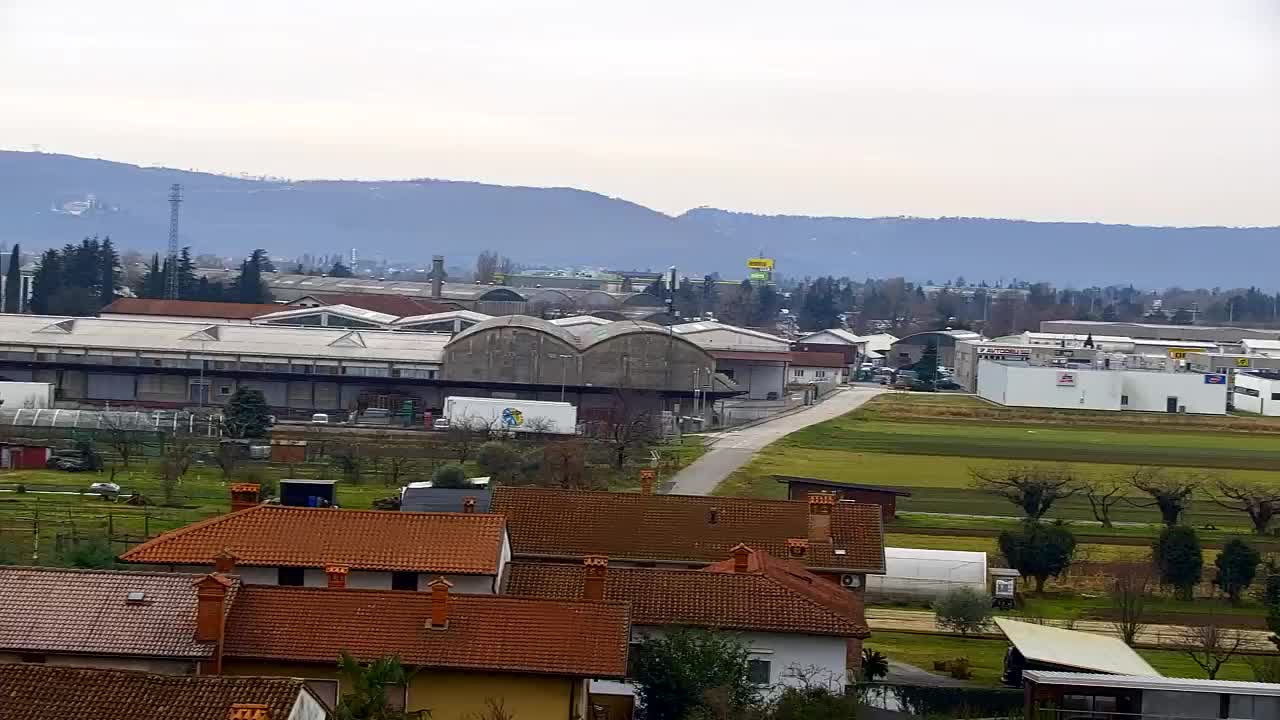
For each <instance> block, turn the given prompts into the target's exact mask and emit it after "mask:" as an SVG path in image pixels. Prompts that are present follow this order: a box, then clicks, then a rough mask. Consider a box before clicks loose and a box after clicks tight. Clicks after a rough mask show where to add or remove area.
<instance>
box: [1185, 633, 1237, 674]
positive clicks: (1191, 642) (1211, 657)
mask: <svg viewBox="0 0 1280 720" xmlns="http://www.w3.org/2000/svg"><path fill="white" fill-rule="evenodd" d="M1243 642H1244V635H1242V634H1241V633H1240V631H1239V630H1230V629H1226V628H1221V627H1218V626H1217V625H1201V626H1199V627H1188V628H1186V630H1185V631H1184V632H1183V634H1182V643H1181V645H1182V651H1183V652H1184V653H1186V654H1187V656H1188V657H1190V658H1191V660H1192V661H1193V662H1195V664H1196V665H1199V666H1200V669H1202V670H1204V672H1205V675H1208V676H1209V679H1210V680H1213V679H1215V678H1216V677H1217V675H1218V671H1219V670H1221V669H1222V666H1223V665H1225V664H1226V663H1227V661H1228V660H1230V659H1231V658H1232V657H1234V656H1235V655H1236V653H1238V652H1239V651H1240V645H1241V644H1242V643H1243Z"/></svg>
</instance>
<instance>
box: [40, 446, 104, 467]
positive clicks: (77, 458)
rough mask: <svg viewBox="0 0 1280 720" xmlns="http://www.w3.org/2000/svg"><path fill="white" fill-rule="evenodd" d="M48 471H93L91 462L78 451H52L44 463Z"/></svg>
mask: <svg viewBox="0 0 1280 720" xmlns="http://www.w3.org/2000/svg"><path fill="white" fill-rule="evenodd" d="M44 466H45V468H47V469H49V470H62V471H64V472H83V471H85V470H93V469H94V464H93V460H92V459H91V458H89V457H87V456H86V455H85V454H84V453H83V452H81V451H79V450H54V451H53V454H52V455H50V456H49V459H48V460H46V461H45V463H44Z"/></svg>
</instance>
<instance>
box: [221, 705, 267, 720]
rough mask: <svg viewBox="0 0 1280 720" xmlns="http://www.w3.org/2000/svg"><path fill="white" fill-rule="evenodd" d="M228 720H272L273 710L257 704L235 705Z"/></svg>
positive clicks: (232, 706)
mask: <svg viewBox="0 0 1280 720" xmlns="http://www.w3.org/2000/svg"><path fill="white" fill-rule="evenodd" d="M227 720H271V709H270V708H268V707H267V706H266V705H259V704H257V703H233V704H232V705H231V714H229V715H227Z"/></svg>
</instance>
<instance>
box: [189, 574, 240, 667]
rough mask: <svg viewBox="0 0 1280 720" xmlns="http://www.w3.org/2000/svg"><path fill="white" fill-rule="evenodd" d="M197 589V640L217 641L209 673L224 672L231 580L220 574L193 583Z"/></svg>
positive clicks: (207, 576)
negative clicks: (224, 641)
mask: <svg viewBox="0 0 1280 720" xmlns="http://www.w3.org/2000/svg"><path fill="white" fill-rule="evenodd" d="M191 584H192V585H193V586H194V587H195V589H196V637H195V639H196V641H197V642H211V643H216V644H217V647H215V648H214V651H213V661H212V662H211V663H210V666H209V671H208V672H207V673H205V674H207V675H217V674H219V673H221V672H222V637H223V627H224V623H225V622H226V617H227V589H228V588H230V587H231V581H230V580H228V579H226V578H224V577H222V576H221V575H218V574H210V575H205V576H204V577H202V578H200V579H198V580H196V581H195V582H193V583H191Z"/></svg>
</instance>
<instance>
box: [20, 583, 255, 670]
mask: <svg viewBox="0 0 1280 720" xmlns="http://www.w3.org/2000/svg"><path fill="white" fill-rule="evenodd" d="M201 577H203V576H201V575H186V574H180V573H157V572H122V571H118V570H63V569H58V568H34V567H0V650H11V651H19V652H39V653H46V652H47V653H74V654H87V655H130V656H146V657H165V658H193V659H198V658H207V657H210V656H212V655H213V650H214V644H213V643H203V642H197V641H196V639H195V632H196V590H195V587H193V585H192V584H193V583H194V582H195V581H196V580H197V579H199V578H201ZM231 580H232V585H231V587H230V589H229V591H228V594H227V602H228V603H230V602H231V601H233V600H234V598H235V595H236V592H237V590H238V588H239V584H240V583H239V580H237V579H235V578H231ZM131 592H141V593H142V594H143V599H142V601H141V602H133V603H131V602H127V598H128V595H129V593H131Z"/></svg>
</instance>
